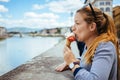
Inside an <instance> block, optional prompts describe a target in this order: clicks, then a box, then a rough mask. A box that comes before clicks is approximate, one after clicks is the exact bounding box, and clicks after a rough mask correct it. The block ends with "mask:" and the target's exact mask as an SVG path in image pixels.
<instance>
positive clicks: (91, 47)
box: [56, 4, 119, 80]
mask: <svg viewBox="0 0 120 80" xmlns="http://www.w3.org/2000/svg"><path fill="white" fill-rule="evenodd" d="M74 20H75V25H74V27H73V32H74V34H75V35H76V39H77V40H78V41H81V42H84V43H85V47H84V52H83V54H82V57H81V60H80V63H78V60H77V59H76V58H75V56H74V54H73V53H72V51H71V49H70V48H68V47H67V46H65V48H64V60H65V62H64V63H63V64H61V65H60V66H58V67H57V68H56V71H63V70H65V69H66V68H67V67H69V68H71V71H72V72H73V74H74V77H75V80H117V79H118V78H117V77H118V76H117V75H118V61H119V59H118V56H119V48H118V39H117V37H116V30H115V26H114V22H113V19H112V18H111V17H110V16H108V15H107V14H105V13H103V12H102V11H101V10H99V9H98V8H95V7H94V8H92V7H91V4H89V5H87V6H86V7H84V8H82V9H79V10H78V11H77V12H76V15H75V19H74Z"/></svg>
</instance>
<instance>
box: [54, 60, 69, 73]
mask: <svg viewBox="0 0 120 80" xmlns="http://www.w3.org/2000/svg"><path fill="white" fill-rule="evenodd" d="M68 69H69V67H68V65H67V64H66V62H64V63H62V64H60V65H59V66H57V67H56V69H55V70H56V71H58V72H62V71H65V70H68Z"/></svg>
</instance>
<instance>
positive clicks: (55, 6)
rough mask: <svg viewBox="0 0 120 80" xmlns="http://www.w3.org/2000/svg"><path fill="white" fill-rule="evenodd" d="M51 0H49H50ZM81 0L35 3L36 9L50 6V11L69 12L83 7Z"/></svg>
mask: <svg viewBox="0 0 120 80" xmlns="http://www.w3.org/2000/svg"><path fill="white" fill-rule="evenodd" d="M48 1H49V0H48ZM82 5H83V4H82V3H81V1H80V0H57V1H51V2H48V3H46V4H44V5H39V4H35V5H33V8H34V9H42V8H48V9H49V10H50V11H52V12H55V13H66V12H67V13H68V12H71V11H75V10H77V9H79V8H81V7H82Z"/></svg>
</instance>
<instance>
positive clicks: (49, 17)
mask: <svg viewBox="0 0 120 80" xmlns="http://www.w3.org/2000/svg"><path fill="white" fill-rule="evenodd" d="M113 5H114V6H115V5H120V0H113ZM81 6H82V3H81V1H80V0H0V26H3V27H6V28H11V27H29V28H54V27H64V26H70V25H72V24H73V22H74V21H73V19H71V17H70V13H71V11H72V12H74V13H75V11H76V10H77V9H79V8H80V7H81ZM71 22H72V23H71Z"/></svg>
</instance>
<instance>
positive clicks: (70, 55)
mask: <svg viewBox="0 0 120 80" xmlns="http://www.w3.org/2000/svg"><path fill="white" fill-rule="evenodd" d="M64 60H65V62H66V64H67V65H69V64H70V63H72V62H75V61H78V60H77V59H76V58H75V56H74V54H73V53H72V51H71V49H70V48H68V47H67V46H65V47H64Z"/></svg>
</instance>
